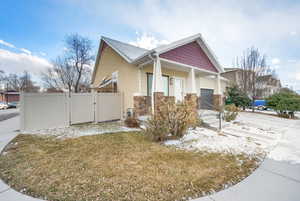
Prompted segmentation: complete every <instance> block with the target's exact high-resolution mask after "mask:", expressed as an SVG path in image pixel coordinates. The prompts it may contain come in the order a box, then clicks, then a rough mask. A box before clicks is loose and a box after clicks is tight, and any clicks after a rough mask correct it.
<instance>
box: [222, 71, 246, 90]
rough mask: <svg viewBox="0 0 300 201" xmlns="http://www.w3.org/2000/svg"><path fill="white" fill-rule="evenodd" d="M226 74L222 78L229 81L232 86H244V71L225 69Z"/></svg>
mask: <svg viewBox="0 0 300 201" xmlns="http://www.w3.org/2000/svg"><path fill="white" fill-rule="evenodd" d="M224 70H225V72H224V73H222V76H223V77H225V78H226V79H228V80H229V82H230V83H231V84H234V85H237V86H242V83H243V80H242V76H243V70H242V69H240V68H224Z"/></svg>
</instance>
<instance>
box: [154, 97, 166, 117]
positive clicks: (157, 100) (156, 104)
mask: <svg viewBox="0 0 300 201" xmlns="http://www.w3.org/2000/svg"><path fill="white" fill-rule="evenodd" d="M153 101H154V114H155V113H157V112H158V111H159V110H160V106H162V105H163V104H164V103H165V102H164V92H154V93H153Z"/></svg>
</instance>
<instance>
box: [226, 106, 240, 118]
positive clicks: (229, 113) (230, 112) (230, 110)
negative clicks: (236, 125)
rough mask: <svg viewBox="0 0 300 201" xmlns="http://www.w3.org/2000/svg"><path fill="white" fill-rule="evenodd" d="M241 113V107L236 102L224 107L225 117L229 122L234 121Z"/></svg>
mask: <svg viewBox="0 0 300 201" xmlns="http://www.w3.org/2000/svg"><path fill="white" fill-rule="evenodd" d="M238 114H239V109H238V107H236V106H235V105H234V104H231V105H225V108H224V119H225V121H227V122H230V121H233V120H235V119H236V117H237V115H238Z"/></svg>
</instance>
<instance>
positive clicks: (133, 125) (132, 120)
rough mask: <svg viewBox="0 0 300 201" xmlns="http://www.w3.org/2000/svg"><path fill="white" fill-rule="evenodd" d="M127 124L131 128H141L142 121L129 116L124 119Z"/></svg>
mask: <svg viewBox="0 0 300 201" xmlns="http://www.w3.org/2000/svg"><path fill="white" fill-rule="evenodd" d="M124 123H125V125H126V126H127V127H129V128H139V127H140V122H139V120H138V119H136V118H135V117H127V118H126V119H125V121H124Z"/></svg>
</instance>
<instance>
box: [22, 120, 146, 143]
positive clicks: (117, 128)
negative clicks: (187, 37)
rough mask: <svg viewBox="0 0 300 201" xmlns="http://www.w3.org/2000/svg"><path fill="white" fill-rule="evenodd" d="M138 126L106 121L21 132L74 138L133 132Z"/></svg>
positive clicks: (137, 129)
mask: <svg viewBox="0 0 300 201" xmlns="http://www.w3.org/2000/svg"><path fill="white" fill-rule="evenodd" d="M140 130H141V129H139V128H128V127H126V126H124V125H123V124H122V123H121V122H106V123H98V124H93V123H88V124H82V125H74V126H69V127H65V128H53V129H41V130H37V131H33V132H23V134H35V135H46V136H55V137H57V138H62V139H64V138H76V137H81V136H88V135H99V134H105V133H117V132H133V131H140Z"/></svg>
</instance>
